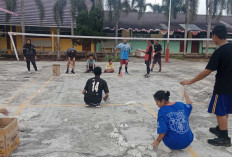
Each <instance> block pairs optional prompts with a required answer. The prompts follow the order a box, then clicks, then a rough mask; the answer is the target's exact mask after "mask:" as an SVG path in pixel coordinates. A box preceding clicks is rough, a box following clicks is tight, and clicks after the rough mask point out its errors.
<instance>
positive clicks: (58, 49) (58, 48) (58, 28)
mask: <svg viewBox="0 0 232 157" xmlns="http://www.w3.org/2000/svg"><path fill="white" fill-rule="evenodd" d="M57 35H60V27H57ZM57 59H60V37H57Z"/></svg>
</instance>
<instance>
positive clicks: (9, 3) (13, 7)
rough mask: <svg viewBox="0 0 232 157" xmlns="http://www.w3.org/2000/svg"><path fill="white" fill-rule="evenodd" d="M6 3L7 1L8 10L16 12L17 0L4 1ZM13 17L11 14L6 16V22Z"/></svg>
mask: <svg viewBox="0 0 232 157" xmlns="http://www.w3.org/2000/svg"><path fill="white" fill-rule="evenodd" d="M4 1H5V5H6V9H7V10H9V11H12V12H14V11H15V10H16V5H17V2H16V0H4ZM11 16H12V15H11V14H6V22H9V21H10V19H11Z"/></svg>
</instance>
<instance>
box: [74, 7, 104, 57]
mask: <svg viewBox="0 0 232 157" xmlns="http://www.w3.org/2000/svg"><path fill="white" fill-rule="evenodd" d="M103 18H104V14H103V12H102V10H101V8H98V7H96V6H95V5H94V6H93V7H92V9H91V10H90V12H89V13H88V11H87V10H82V11H81V12H79V14H78V16H77V19H76V23H77V28H76V32H75V34H76V35H83V36H103V35H104V32H103ZM73 42H74V43H75V44H83V43H94V44H95V55H96V44H97V42H98V40H97V39H96V40H94V39H74V40H73Z"/></svg>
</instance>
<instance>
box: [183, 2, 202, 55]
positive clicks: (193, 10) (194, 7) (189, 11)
mask: <svg viewBox="0 0 232 157" xmlns="http://www.w3.org/2000/svg"><path fill="white" fill-rule="evenodd" d="M198 2H199V1H198V0H186V2H185V8H186V9H185V11H186V15H185V33H184V38H185V39H186V38H187V37H188V27H189V23H190V22H192V21H193V19H194V17H195V15H196V14H197V12H198ZM190 15H191V16H190ZM186 51H187V40H184V55H185V54H186Z"/></svg>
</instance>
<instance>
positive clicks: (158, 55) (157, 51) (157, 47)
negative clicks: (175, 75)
mask: <svg viewBox="0 0 232 157" xmlns="http://www.w3.org/2000/svg"><path fill="white" fill-rule="evenodd" d="M154 51H155V54H154V59H153V64H152V67H151V71H153V69H154V67H155V64H156V63H157V62H158V64H159V72H161V52H162V46H161V45H160V44H159V41H158V40H156V41H155V45H154Z"/></svg>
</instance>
